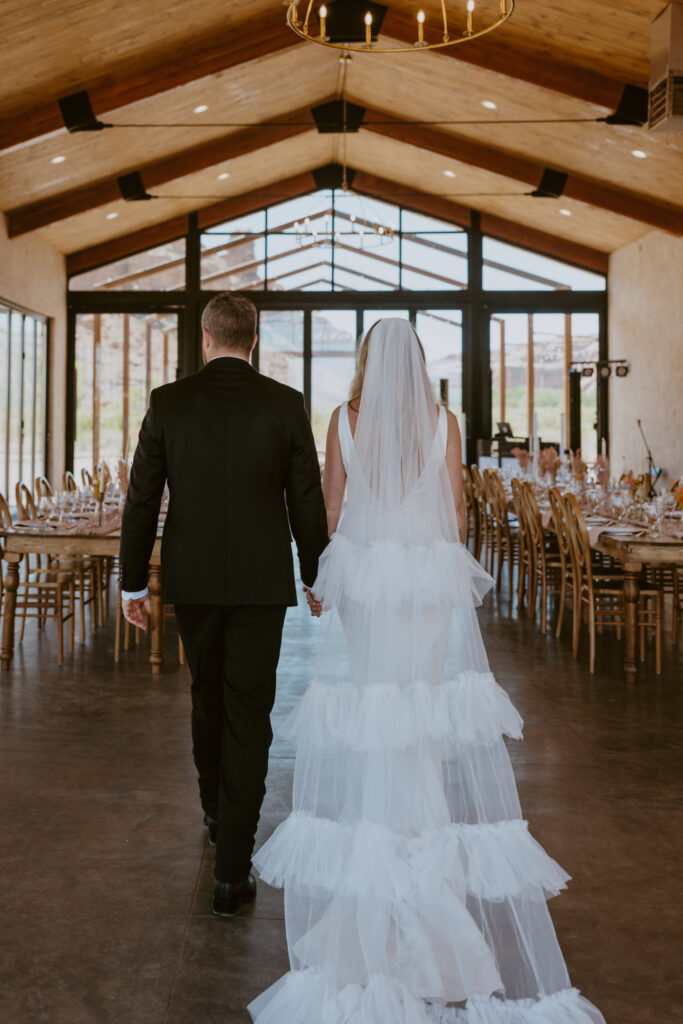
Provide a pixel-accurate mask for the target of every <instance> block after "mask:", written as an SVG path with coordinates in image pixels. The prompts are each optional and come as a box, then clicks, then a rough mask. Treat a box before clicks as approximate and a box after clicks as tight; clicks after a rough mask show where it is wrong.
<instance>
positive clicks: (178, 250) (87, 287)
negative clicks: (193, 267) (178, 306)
mask: <svg viewBox="0 0 683 1024" xmlns="http://www.w3.org/2000/svg"><path fill="white" fill-rule="evenodd" d="M184 287H185V239H184V238H179V239H177V240H176V241H175V242H167V243H166V244H165V245H159V246H157V247H156V248H154V249H145V251H144V252H137V253H133V254H132V255H131V256H125V257H123V258H122V259H120V260H115V261H114V262H113V263H106V264H105V265H104V266H103V267H98V268H97V269H96V270H87V271H86V272H85V273H83V274H76V275H74V277H72V278H70V280H69V290H70V291H93V292H135V291H149V290H154V291H176V290H178V289H180V288H184Z"/></svg>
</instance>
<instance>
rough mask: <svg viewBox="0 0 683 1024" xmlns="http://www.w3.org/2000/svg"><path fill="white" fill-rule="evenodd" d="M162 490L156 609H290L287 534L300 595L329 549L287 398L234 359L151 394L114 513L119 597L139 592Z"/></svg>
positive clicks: (295, 405)
mask: <svg viewBox="0 0 683 1024" xmlns="http://www.w3.org/2000/svg"><path fill="white" fill-rule="evenodd" d="M167 480H168V485H169V492H170V499H169V506H168V514H167V516H166V523H165V525H164V532H163V540H162V554H161V558H162V580H163V599H164V602H165V603H169V604H183V605H188V604H202V605H253V604H259V605H265V604H269V605H273V604H280V605H285V604H288V605H293V604H296V603H297V599H296V589H295V584H294V575H293V565H292V549H291V535H290V526H291V531H292V533H293V534H294V539H295V540H296V543H297V548H298V552H299V564H300V569H301V578H302V580H303V581H304V583H306V584H309V585H310V584H312V583H313V581H314V580H315V577H316V574H317V571H318V557H319V555H320V554H321V552H322V551H323V549H324V548H325V546H326V544H327V542H328V537H327V522H326V515H325V505H324V502H323V497H322V491H321V487H320V469H319V466H318V458H317V454H316V449H315V444H314V441H313V434H312V432H311V426H310V423H309V420H308V416H307V415H306V410H305V408H304V403H303V397H302V395H301V394H300V393H299V392H298V391H294V390H293V389H292V388H289V387H286V386H285V385H284V384H279V383H278V382H277V381H274V380H271V379H270V378H269V377H264V376H261V375H260V374H259V373H257V372H256V371H255V370H254V369H253V368H252V367H251V366H250V365H249V363H247V362H246V361H245V360H243V359H235V358H217V359H213V360H211V362H210V363H208V364H207V365H206V366H205V367H204V369H202V370H200V371H199V373H195V374H192V375H191V376H189V377H184V378H182V379H180V380H177V381H175V382H174V383H172V384H166V385H164V386H163V387H160V388H157V389H156V390H155V391H153V392H152V394H151V397H150V405H149V409H148V411H147V414H146V416H145V419H144V421H143V424H142V428H141V430H140V437H139V441H138V446H137V449H136V452H135V457H134V459H133V466H132V469H131V474H130V486H129V488H128V495H127V498H126V505H125V509H124V513H123V524H122V529H121V553H120V564H121V586H122V588H123V590H128V591H137V590H143V589H144V588H145V587H146V586H147V567H148V563H149V559H150V556H151V553H152V548H153V546H154V540H155V537H156V529H157V517H158V513H159V505H160V502H161V497H162V494H163V490H164V485H165V483H166V481H167Z"/></svg>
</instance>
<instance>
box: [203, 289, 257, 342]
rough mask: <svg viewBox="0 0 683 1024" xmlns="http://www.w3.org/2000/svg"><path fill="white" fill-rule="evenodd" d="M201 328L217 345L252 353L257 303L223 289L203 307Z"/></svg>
mask: <svg viewBox="0 0 683 1024" xmlns="http://www.w3.org/2000/svg"><path fill="white" fill-rule="evenodd" d="M202 327H203V328H204V330H205V331H207V332H208V334H209V335H210V336H211V340H212V342H213V343H214V345H215V347H216V348H226V349H238V350H239V351H240V352H247V353H249V352H250V351H251V346H252V345H253V343H254V335H255V334H256V306H255V305H254V303H253V302H252V301H251V300H250V299H247V298H246V297H245V296H244V295H237V293H236V292H222V293H221V294H220V295H216V296H214V298H213V299H211V301H210V302H209V303H207V305H206V306H205V307H204V312H203V313H202Z"/></svg>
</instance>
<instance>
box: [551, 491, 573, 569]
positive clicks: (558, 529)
mask: <svg viewBox="0 0 683 1024" xmlns="http://www.w3.org/2000/svg"><path fill="white" fill-rule="evenodd" d="M548 496H549V498H550V515H551V518H552V522H553V529H554V530H555V534H556V536H557V546H558V549H559V552H560V562H561V563H562V568H563V569H564V568H565V567H566V566H567V564H568V563H569V564H571V565H572V566H573V562H572V549H571V545H570V542H569V526H568V524H567V515H566V512H565V505H564V498H563V496H562V492H561V491H560V489H559V487H551V488H550V492H549V495H548Z"/></svg>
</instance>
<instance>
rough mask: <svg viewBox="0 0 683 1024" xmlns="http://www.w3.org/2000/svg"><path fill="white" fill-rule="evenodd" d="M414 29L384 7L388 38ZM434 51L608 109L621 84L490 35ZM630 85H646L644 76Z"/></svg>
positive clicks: (409, 39) (403, 37) (405, 38)
mask: <svg viewBox="0 0 683 1024" xmlns="http://www.w3.org/2000/svg"><path fill="white" fill-rule="evenodd" d="M416 31H417V30H416V24H415V21H414V19H412V18H410V17H409V15H407V14H404V13H403V12H401V11H397V10H388V11H387V13H386V14H385V16H384V21H383V23H382V33H383V34H385V35H388V36H390V37H391V38H392V39H398V40H400V42H403V43H407V44H410V43H413V42H414V41H415V36H416ZM436 52H438V53H439V54H441V55H443V56H445V57H453V58H455V59H456V60H460V61H463V62H464V63H466V64H474V65H476V66H477V67H480V68H485V69H486V70H487V71H495V72H497V73H498V74H502V75H507V76H508V78H516V79H518V80H519V81H522V82H528V83H529V84H530V85H537V86H541V87H542V88H544V89H551V90H552V91H553V92H559V93H562V94H563V95H565V96H572V97H574V98H575V99H579V100H584V101H585V102H586V103H595V104H597V105H598V106H600V107H607V108H608V109H609V110H613V109H615V108H616V106H617V104H618V102H619V99H620V97H621V93H622V90H623V88H624V84H625V83H624V82H622V81H618V80H616V79H614V78H608V77H607V76H606V75H602V74H600V73H599V72H597V71H591V70H589V69H587V68H583V67H580V66H578V65H576V64H570V63H568V62H563V61H560V60H556V59H555V58H546V59H543V58H540V57H538V56H537V55H536V54H530V53H524V51H523V50H518V49H513V48H512V47H509V46H508V45H505V44H503V45H501V44H500V42H498V43H496V42H493V40H491V39H490V38H489V39H484V38H480V39H473V40H470V41H469V42H467V43H463V44H461V45H454V46H446V47H444V48H443V49H442V50H438V51H436ZM633 84H634V85H643V86H647V79H644V80H643V81H642V82H637V83H636V82H634V83H633Z"/></svg>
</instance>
